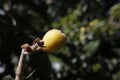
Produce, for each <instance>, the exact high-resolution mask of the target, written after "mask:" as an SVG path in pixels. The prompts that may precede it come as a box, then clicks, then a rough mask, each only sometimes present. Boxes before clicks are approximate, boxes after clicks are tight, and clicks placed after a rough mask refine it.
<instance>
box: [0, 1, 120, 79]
mask: <svg viewBox="0 0 120 80" xmlns="http://www.w3.org/2000/svg"><path fill="white" fill-rule="evenodd" d="M119 2H120V0H0V80H1V79H2V80H14V77H15V70H16V66H17V63H18V59H19V56H20V51H21V48H20V46H21V45H22V44H24V43H28V44H32V41H33V40H34V39H35V38H37V37H40V38H41V39H42V36H43V35H44V34H45V33H46V32H47V31H48V30H49V29H52V28H56V29H60V30H62V31H63V32H65V34H66V35H67V43H66V45H65V47H64V48H63V49H61V50H60V51H58V52H56V53H51V54H50V53H43V52H40V53H38V54H34V55H30V56H27V58H26V63H25V69H24V76H23V77H24V78H25V77H26V76H28V75H29V74H30V73H31V72H32V71H34V70H35V72H34V73H33V75H32V77H31V79H30V80H119V79H120V3H119Z"/></svg>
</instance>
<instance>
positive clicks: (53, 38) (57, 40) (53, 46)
mask: <svg viewBox="0 0 120 80" xmlns="http://www.w3.org/2000/svg"><path fill="white" fill-rule="evenodd" d="M42 40H43V41H44V46H45V47H43V50H44V51H47V52H56V51H58V50H59V49H61V48H62V47H63V46H64V45H65V43H66V40H67V39H66V35H65V34H64V33H62V32H61V31H60V30H57V29H52V30H49V31H48V32H47V33H46V34H45V35H44V37H43V39H42Z"/></svg>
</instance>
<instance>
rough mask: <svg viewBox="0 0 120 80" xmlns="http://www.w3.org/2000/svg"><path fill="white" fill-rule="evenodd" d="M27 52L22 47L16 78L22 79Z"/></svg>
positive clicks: (17, 79)
mask: <svg viewBox="0 0 120 80" xmlns="http://www.w3.org/2000/svg"><path fill="white" fill-rule="evenodd" d="M26 53H28V52H26V51H25V50H24V49H22V52H21V56H20V59H19V63H18V67H17V69H16V77H15V80H22V74H23V67H24V62H25V57H26Z"/></svg>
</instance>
